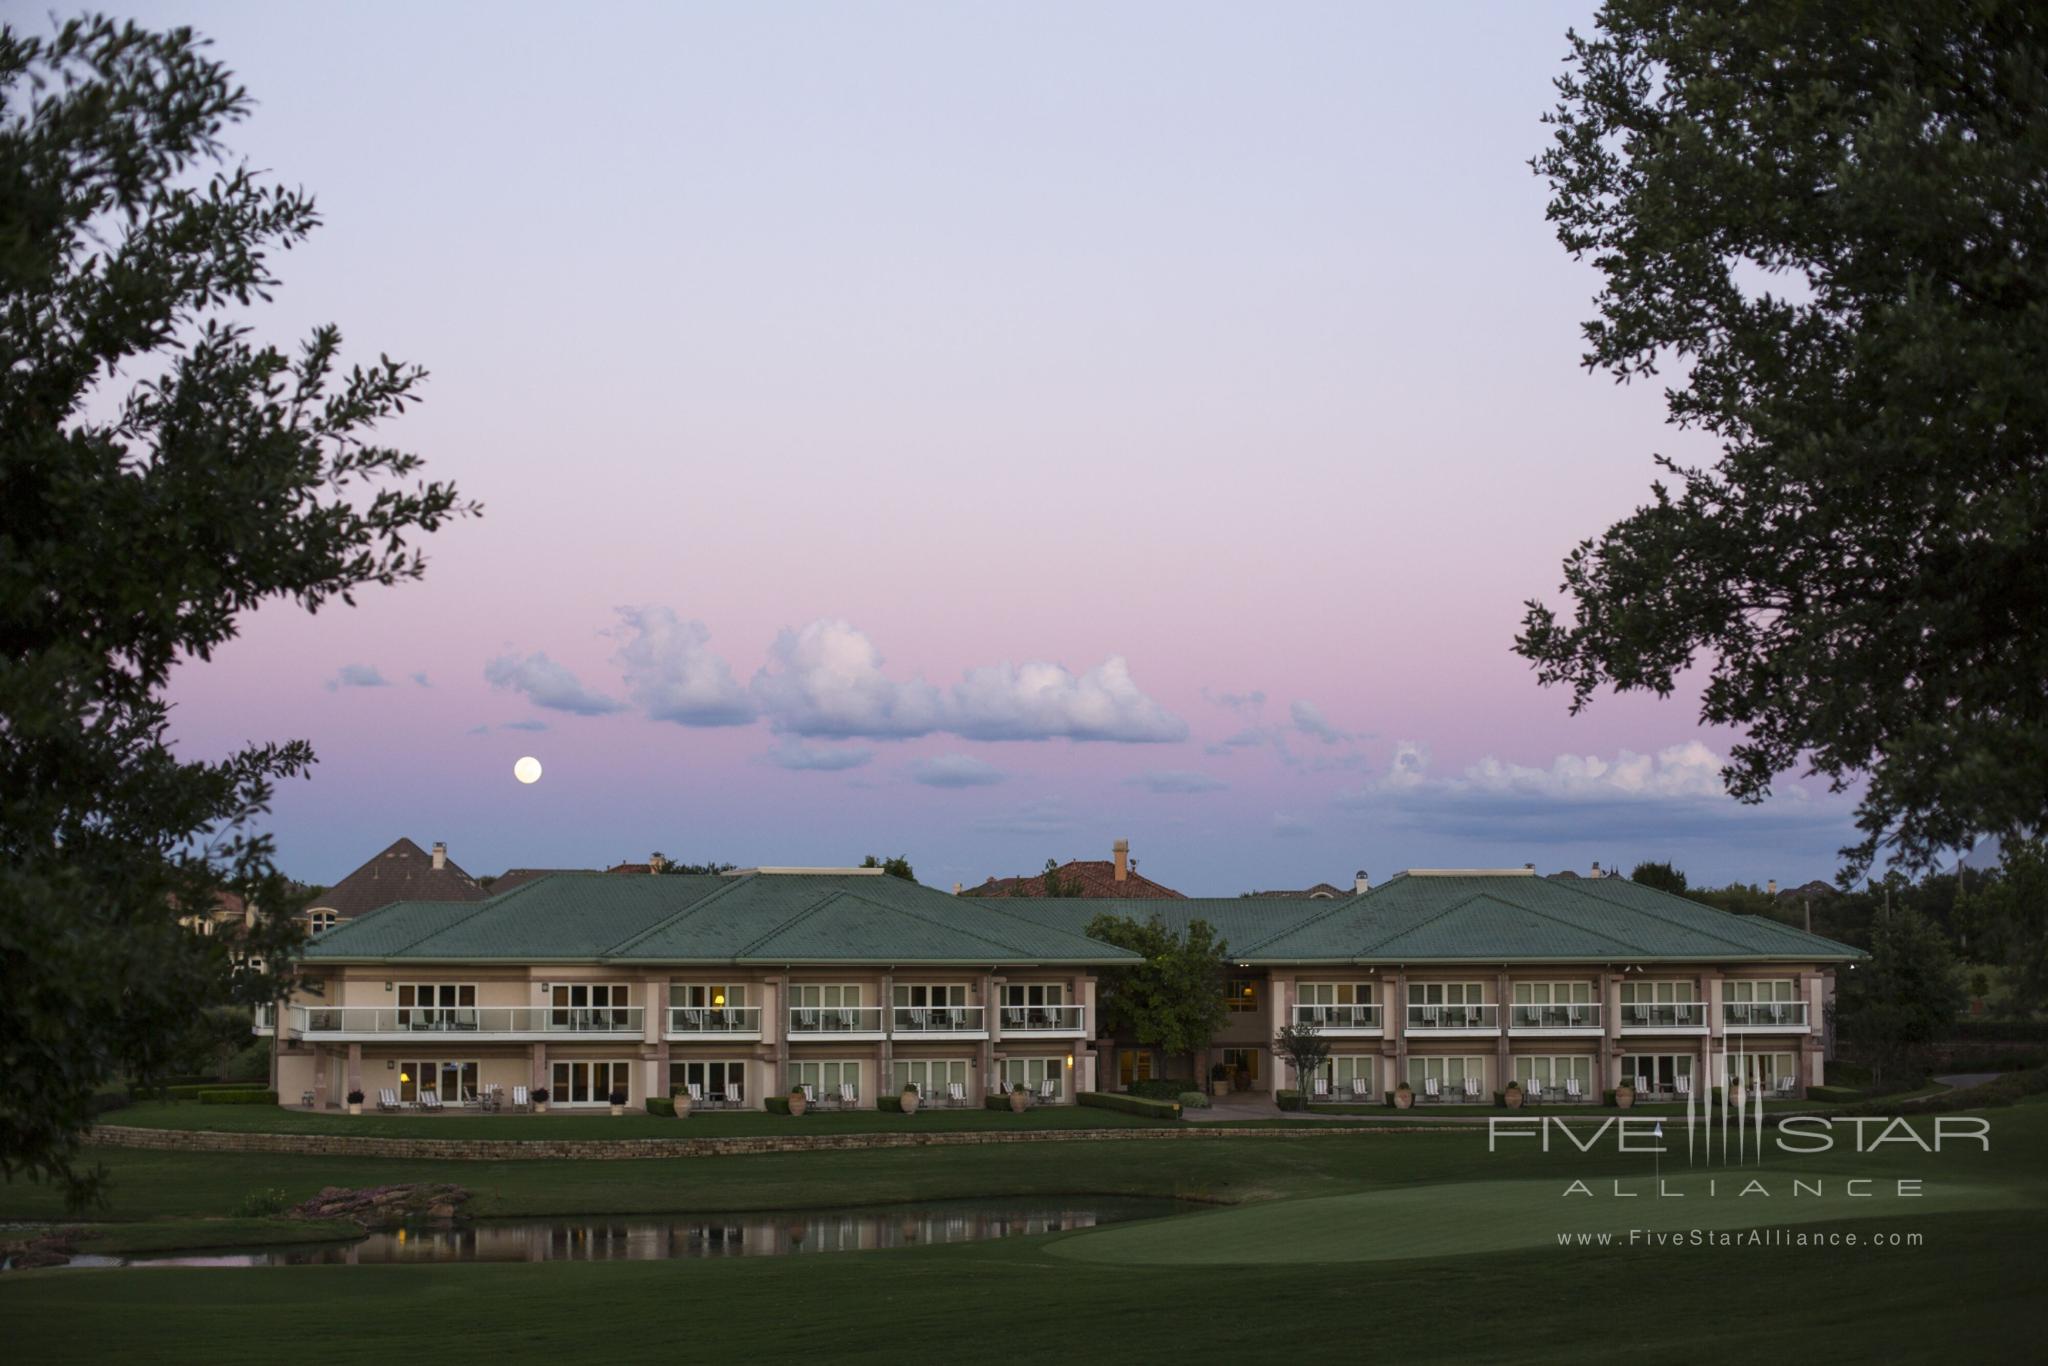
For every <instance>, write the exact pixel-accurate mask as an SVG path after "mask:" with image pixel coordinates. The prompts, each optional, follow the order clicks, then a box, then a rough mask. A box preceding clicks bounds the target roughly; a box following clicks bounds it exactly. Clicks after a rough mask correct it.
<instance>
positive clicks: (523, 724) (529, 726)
mask: <svg viewBox="0 0 2048 1366" xmlns="http://www.w3.org/2000/svg"><path fill="white" fill-rule="evenodd" d="M547 728H548V723H547V722H545V721H507V722H505V723H504V724H503V725H501V726H499V727H498V729H499V730H546V729H547Z"/></svg>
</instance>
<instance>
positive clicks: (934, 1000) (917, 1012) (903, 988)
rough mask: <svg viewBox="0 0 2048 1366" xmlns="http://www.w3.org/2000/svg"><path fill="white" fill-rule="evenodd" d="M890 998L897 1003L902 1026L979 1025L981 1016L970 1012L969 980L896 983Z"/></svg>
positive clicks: (908, 1027) (898, 1019)
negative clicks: (971, 1018)
mask: <svg viewBox="0 0 2048 1366" xmlns="http://www.w3.org/2000/svg"><path fill="white" fill-rule="evenodd" d="M890 999H891V1000H892V1001H893V1002H894V1004H895V1007H896V1018H895V1027H896V1028H898V1029H966V1028H969V1027H974V1028H979V1027H980V1021H979V1020H978V1019H973V1020H970V1018H969V1016H968V1014H967V984H966V983H964V982H946V983H940V984H936V985H934V984H930V983H924V982H917V983H905V984H901V985H898V986H897V987H895V988H894V989H893V990H892V992H891V996H890Z"/></svg>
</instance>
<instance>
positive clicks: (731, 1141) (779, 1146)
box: [87, 1124, 1470, 1162]
mask: <svg viewBox="0 0 2048 1366" xmlns="http://www.w3.org/2000/svg"><path fill="white" fill-rule="evenodd" d="M1459 1132H1470V1130H1469V1129H1457V1128H1438V1127H1436V1126H1430V1127H1427V1128H1425V1127H1423V1126H1420V1125H1414V1124H1403V1125H1400V1126H1398V1127H1395V1126H1391V1125H1389V1126H1382V1127H1377V1128H1368V1127H1366V1126H1363V1125H1361V1126H1358V1127H1355V1128H1354V1127H1348V1126H1347V1127H1345V1128H1342V1129H1310V1128H1273V1129H1199V1128H1192V1127H1190V1128H1185V1129H1024V1130H1015V1131H1008V1132H1004V1131H995V1132H975V1131H971V1130H970V1131H958V1130H956V1131H952V1132H939V1133H928V1134H910V1133H876V1134H789V1135H776V1134H762V1135H757V1136H753V1137H745V1138H566V1139H516V1138H513V1139H505V1138H496V1139H490V1138H379V1137H374V1136H372V1135H368V1134H290V1133H268V1134H266V1133H220V1132H216V1131H213V1130H207V1129H141V1128H135V1127H132V1126H128V1125H119V1124H102V1125H100V1126H99V1127H97V1128H95V1129H94V1130H93V1131H92V1134H91V1137H90V1138H89V1139H88V1140H87V1141H88V1142H91V1143H97V1144H101V1145H104V1146H106V1147H111V1148H152V1149H159V1150H167V1151H173V1152H203V1153H296V1154H299V1155H300V1156H311V1157H400V1158H430V1159H434V1158H438V1159H447V1160H455V1161H472V1162H473V1161H484V1162H507V1161H510V1162H519V1161H533V1160H559V1159H563V1158H568V1159H574V1160H578V1161H596V1162H617V1161H629V1160H634V1159H646V1158H659V1157H733V1156H740V1155H745V1154H751V1153H816V1152H860V1151H865V1150H869V1149H877V1148H954V1147H969V1146H974V1145H979V1144H984V1143H1121V1142H1132V1141H1152V1142H1156V1141H1161V1140H1177V1139H1197V1140H1200V1139H1229V1138H1297V1139H1299V1138H1326V1137H1329V1136H1331V1135H1349V1134H1361V1133H1381V1134H1388V1133H1400V1134H1412V1133H1459Z"/></svg>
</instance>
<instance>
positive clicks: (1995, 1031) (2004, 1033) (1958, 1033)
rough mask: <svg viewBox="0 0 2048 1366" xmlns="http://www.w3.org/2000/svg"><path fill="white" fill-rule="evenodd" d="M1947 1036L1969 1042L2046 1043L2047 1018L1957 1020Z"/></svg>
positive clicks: (2047, 1031)
mask: <svg viewBox="0 0 2048 1366" xmlns="http://www.w3.org/2000/svg"><path fill="white" fill-rule="evenodd" d="M1949 1037H1950V1038H1951V1039H1954V1040H1957V1041H1958V1042H1969V1043H2048V1020H1957V1021H1956V1022H1955V1025H1954V1028H1953V1029H1951V1030H1950V1032H1949Z"/></svg>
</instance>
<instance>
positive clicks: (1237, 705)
mask: <svg viewBox="0 0 2048 1366" xmlns="http://www.w3.org/2000/svg"><path fill="white" fill-rule="evenodd" d="M1202 696H1203V697H1205V698H1207V699H1208V700H1209V701H1211V702H1213V703H1215V704H1216V705H1217V706H1219V707H1222V708H1225V709H1226V710H1229V711H1252V712H1256V711H1257V710H1258V709H1259V708H1260V707H1263V706H1265V705H1266V694H1265V692H1264V690H1263V689H1259V688H1253V689H1252V690H1251V691H1250V692H1210V691H1209V690H1208V689H1207V688H1204V689H1202Z"/></svg>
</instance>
